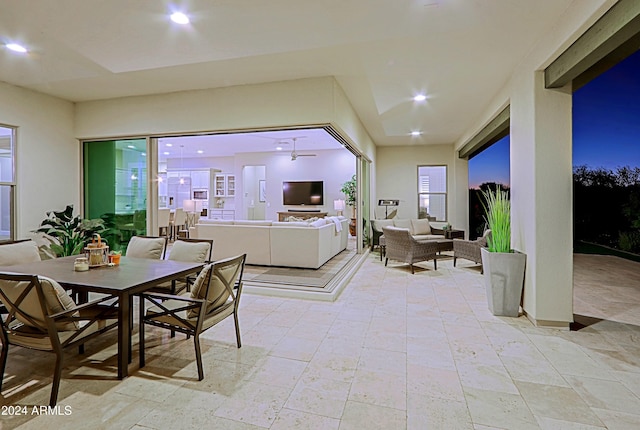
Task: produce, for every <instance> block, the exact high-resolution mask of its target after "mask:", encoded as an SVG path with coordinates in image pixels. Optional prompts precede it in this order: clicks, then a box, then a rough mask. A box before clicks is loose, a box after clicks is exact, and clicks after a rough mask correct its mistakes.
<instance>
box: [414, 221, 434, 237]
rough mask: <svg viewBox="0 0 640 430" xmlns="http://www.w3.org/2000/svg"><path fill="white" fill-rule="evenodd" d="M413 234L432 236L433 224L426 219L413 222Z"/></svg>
mask: <svg viewBox="0 0 640 430" xmlns="http://www.w3.org/2000/svg"><path fill="white" fill-rule="evenodd" d="M411 234H414V235H419V234H420V235H421V234H431V224H429V220H428V219H426V218H422V219H412V220H411Z"/></svg>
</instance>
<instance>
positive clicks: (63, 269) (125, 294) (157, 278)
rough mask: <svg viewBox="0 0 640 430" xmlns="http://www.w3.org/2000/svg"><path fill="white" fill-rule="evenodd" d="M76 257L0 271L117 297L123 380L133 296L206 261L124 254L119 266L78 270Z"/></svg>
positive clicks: (128, 354)
mask: <svg viewBox="0 0 640 430" xmlns="http://www.w3.org/2000/svg"><path fill="white" fill-rule="evenodd" d="M76 257H77V255H75V256H71V257H61V258H55V259H51V260H43V261H39V262H34V263H25V264H18V265H13V266H2V267H0V272H13V273H23V274H33V275H41V276H47V277H49V278H51V279H54V280H56V281H57V282H58V283H59V284H60V285H61V286H62V287H64V288H67V289H71V290H73V291H76V292H78V293H79V294H80V297H81V301H86V300H87V298H88V295H89V293H90V292H93V293H102V294H107V295H113V296H115V297H117V298H118V379H123V378H125V377H127V376H128V374H129V363H130V362H131V332H132V330H131V329H132V325H133V321H132V318H131V310H132V300H133V296H134V295H135V294H139V293H141V292H143V291H146V290H148V289H150V288H152V287H154V286H155V285H158V284H161V283H164V282H167V281H171V280H173V279H180V278H183V277H185V276H187V275H189V274H192V273H195V272H198V271H199V270H200V269H202V267H203V264H202V263H185V262H181V261H173V260H152V259H146V258H132V257H126V256H123V257H122V258H121V259H120V264H119V265H117V266H102V267H97V268H91V269H90V270H88V271H85V272H76V271H74V269H73V267H74V264H73V263H74V261H75V258H76Z"/></svg>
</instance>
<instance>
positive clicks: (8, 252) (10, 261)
mask: <svg viewBox="0 0 640 430" xmlns="http://www.w3.org/2000/svg"><path fill="white" fill-rule="evenodd" d="M34 261H40V252H39V251H38V245H37V244H36V243H35V242H34V241H33V240H27V241H24V242H18V243H10V244H8V245H0V266H12V265H14V264H21V263H33V262H34Z"/></svg>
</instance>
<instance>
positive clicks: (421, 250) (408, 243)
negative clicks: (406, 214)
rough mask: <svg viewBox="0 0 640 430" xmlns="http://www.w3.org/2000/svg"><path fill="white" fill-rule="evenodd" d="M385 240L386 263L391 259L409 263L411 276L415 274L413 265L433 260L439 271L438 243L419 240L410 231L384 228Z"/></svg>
mask: <svg viewBox="0 0 640 430" xmlns="http://www.w3.org/2000/svg"><path fill="white" fill-rule="evenodd" d="M382 231H383V233H384V238H385V246H386V250H385V261H384V265H385V266H386V265H387V263H388V261H389V259H392V260H397V261H402V262H405V263H409V266H410V267H411V274H413V273H414V270H413V264H414V263H418V262H420V261H427V260H433V268H434V269H435V270H438V261H437V259H436V258H437V253H438V242H435V241H432V240H431V241H429V240H417V239H415V238H414V237H413V236H411V233H410V232H409V230H407V229H404V228H399V227H383V228H382Z"/></svg>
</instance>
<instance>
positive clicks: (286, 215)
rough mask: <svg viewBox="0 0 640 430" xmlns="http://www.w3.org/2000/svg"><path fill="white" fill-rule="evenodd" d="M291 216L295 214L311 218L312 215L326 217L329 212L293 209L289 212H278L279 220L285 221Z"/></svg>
mask: <svg viewBox="0 0 640 430" xmlns="http://www.w3.org/2000/svg"><path fill="white" fill-rule="evenodd" d="M290 216H294V217H297V218H302V219H309V218H312V217H318V218H324V217H326V216H327V212H320V210H317V211H292V210H289V211H287V212H278V221H285V220H286V219H287V218H289V217H290Z"/></svg>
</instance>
